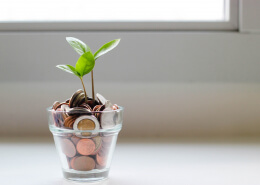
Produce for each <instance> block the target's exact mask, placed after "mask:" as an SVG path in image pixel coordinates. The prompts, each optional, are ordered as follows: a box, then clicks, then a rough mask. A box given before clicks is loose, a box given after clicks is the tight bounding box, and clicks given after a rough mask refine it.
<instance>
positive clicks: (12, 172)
mask: <svg viewBox="0 0 260 185" xmlns="http://www.w3.org/2000/svg"><path fill="white" fill-rule="evenodd" d="M0 151H1V152H0V164H1V166H0V184H1V185H2V184H3V185H70V184H79V183H72V182H69V181H66V180H64V179H63V177H62V173H61V169H60V164H59V159H58V156H57V154H56V150H55V147H54V143H53V142H49V141H33V142H30V141H28V140H27V141H20V142H10V141H8V142H7V141H3V140H2V141H1V142H0ZM80 184H82V183H80ZM91 184H102V185H146V184H147V185H164V184H170V185H260V142H259V140H258V141H255V140H253V141H252V140H250V141H243V140H242V141H235V142H233V141H232V142H225V141H221V142H220V141H218V142H213V141H210V142H209V141H207V142H205V141H203V142H200V141H191V142H189V141H185V142H181V141H173V142H153V141H149V142H147V141H146V142H144V141H138V142H137V141H134V142H129V141H128V142H120V143H118V144H117V147H116V150H115V154H114V158H113V161H112V166H111V170H110V174H109V179H108V180H105V181H103V182H99V183H91Z"/></svg>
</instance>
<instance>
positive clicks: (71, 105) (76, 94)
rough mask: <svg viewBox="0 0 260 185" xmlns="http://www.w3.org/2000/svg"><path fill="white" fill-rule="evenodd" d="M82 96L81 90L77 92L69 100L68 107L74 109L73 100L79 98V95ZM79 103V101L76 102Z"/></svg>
mask: <svg viewBox="0 0 260 185" xmlns="http://www.w3.org/2000/svg"><path fill="white" fill-rule="evenodd" d="M82 93H83V94H84V91H83V90H82V89H79V90H77V91H76V92H75V93H74V94H73V95H72V96H71V98H70V102H69V107H70V108H72V107H75V100H76V99H77V98H78V96H80V95H81V94H82ZM77 101H79V100H77Z"/></svg>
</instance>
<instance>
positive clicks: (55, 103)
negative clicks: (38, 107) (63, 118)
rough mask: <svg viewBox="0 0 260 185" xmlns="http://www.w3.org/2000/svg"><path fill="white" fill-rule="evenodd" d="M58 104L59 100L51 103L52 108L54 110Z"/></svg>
mask: <svg viewBox="0 0 260 185" xmlns="http://www.w3.org/2000/svg"><path fill="white" fill-rule="evenodd" d="M59 105H60V102H58V101H55V102H54V103H53V105H52V109H54V110H56V109H57V108H58V106H59Z"/></svg>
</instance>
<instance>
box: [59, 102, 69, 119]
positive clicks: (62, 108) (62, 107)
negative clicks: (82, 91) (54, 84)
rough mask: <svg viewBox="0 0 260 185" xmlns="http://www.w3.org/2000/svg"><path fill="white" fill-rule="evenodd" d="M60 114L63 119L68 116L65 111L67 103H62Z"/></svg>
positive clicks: (67, 107) (67, 106) (67, 108)
mask: <svg viewBox="0 0 260 185" xmlns="http://www.w3.org/2000/svg"><path fill="white" fill-rule="evenodd" d="M60 108H61V111H62V112H61V114H62V117H63V120H65V119H66V118H67V117H68V114H67V111H68V110H69V105H68V104H62V105H61V107H60Z"/></svg>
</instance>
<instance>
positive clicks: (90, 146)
mask: <svg viewBox="0 0 260 185" xmlns="http://www.w3.org/2000/svg"><path fill="white" fill-rule="evenodd" d="M95 149H96V145H95V143H94V141H93V140H91V139H81V140H80V141H79V142H78V143H77V151H78V153H80V154H81V155H91V154H92V153H93V152H94V151H95Z"/></svg>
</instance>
